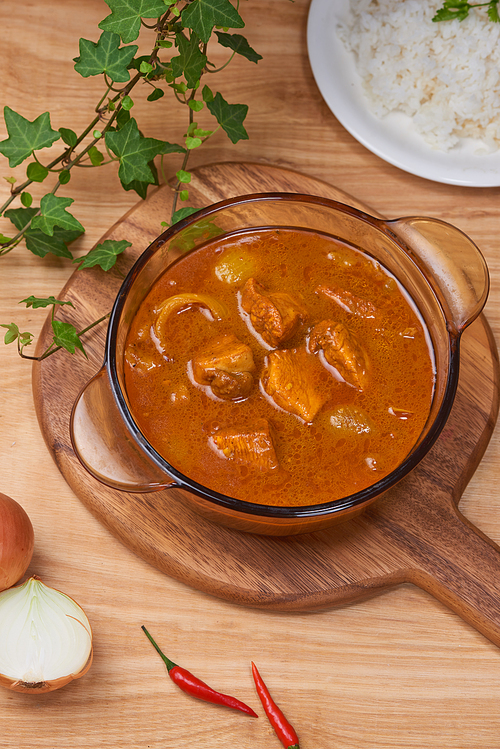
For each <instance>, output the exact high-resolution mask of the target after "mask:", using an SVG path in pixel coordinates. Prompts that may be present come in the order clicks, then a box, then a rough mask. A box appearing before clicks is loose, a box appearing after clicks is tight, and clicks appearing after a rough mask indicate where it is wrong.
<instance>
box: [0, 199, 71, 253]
mask: <svg viewBox="0 0 500 749" xmlns="http://www.w3.org/2000/svg"><path fill="white" fill-rule="evenodd" d="M37 213H38V209H37V208H11V209H10V210H8V211H5V214H4V215H5V217H6V218H8V219H9V221H11V222H12V223H13V224H14V226H15V227H16V229H17V230H18V231H22V230H23V229H24V227H25V226H26V225H27V224H28V223H29V222H30V221H31V219H32V218H33V216H35V215H36V214H37ZM81 234H82V232H81V231H67V230H66V229H61V228H60V227H59V226H55V227H54V234H53V235H52V236H51V237H49V236H48V235H47V234H44V232H43V231H40V229H32V228H31V227H30V228H29V229H27V230H26V233H25V235H24V240H25V242H26V248H27V249H28V250H29V251H30V252H32V253H33V255H37V257H45V255H47V254H48V253H49V252H50V253H52V255H56V256H57V257H67V258H69V259H72V258H73V255H72V254H71V251H70V250H69V249H68V245H69V244H71V242H74V241H75V239H77V238H78V237H79V236H81Z"/></svg>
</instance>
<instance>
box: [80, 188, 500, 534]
mask: <svg viewBox="0 0 500 749" xmlns="http://www.w3.org/2000/svg"><path fill="white" fill-rule="evenodd" d="M258 227H288V228H300V229H311V230H314V231H319V232H322V233H324V234H327V235H331V236H333V237H336V238H340V239H341V240H343V241H345V242H347V243H349V244H352V245H354V246H356V247H359V248H361V249H362V250H363V251H364V252H366V253H368V254H369V255H372V256H373V257H374V258H375V259H376V260H378V261H379V262H380V263H381V264H382V265H383V266H385V267H386V268H387V269H388V270H389V271H390V272H391V273H393V274H394V275H395V276H396V278H397V279H398V280H399V281H400V282H401V283H402V285H403V286H404V287H405V288H406V290H407V291H408V293H409V294H410V296H411V297H412V299H413V301H414V303H415V304H416V306H417V308H418V309H419V311H420V314H421V315H422V318H423V320H424V322H425V324H426V326H427V329H428V332H429V335H430V338H431V341H432V346H433V348H434V356H435V365H436V382H435V393H434V397H433V401H432V406H431V410H430V414H429V417H428V419H427V422H426V424H425V427H424V429H423V431H422V433H421V435H420V437H419V440H418V442H417V443H416V444H415V445H414V447H413V449H412V450H411V452H410V453H409V454H408V455H407V456H406V458H405V459H404V460H403V462H402V463H400V465H399V466H398V467H397V468H396V469H395V470H394V471H392V473H390V474H389V475H387V476H385V477H384V478H382V479H381V480H379V481H378V482H377V483H375V484H373V485H372V486H370V487H368V488H367V489H364V490H363V491H360V492H357V493H356V494H352V495H350V496H347V497H343V498H341V499H337V500H335V501H331V502H327V503H323V504H311V505H309V506H300V507H281V506H280V507H276V506H270V505H262V504H255V503H250V502H245V501H242V500H238V499H235V498H234V497H230V496H226V495H224V494H220V493H218V492H216V491H213V490H211V489H208V488H206V487H204V486H202V485H200V484H197V483H196V482H194V481H192V480H191V479H190V478H189V476H186V475H184V474H182V473H181V472H179V471H178V470H177V469H175V468H174V467H173V466H172V465H170V464H169V463H168V462H167V461H166V460H165V459H164V458H162V457H161V456H160V455H159V454H158V453H157V452H156V451H155V449H154V448H153V447H152V446H151V445H150V444H149V442H148V441H147V440H146V438H145V437H144V435H143V434H142V432H141V431H140V429H139V428H138V426H137V424H136V422H135V420H134V416H133V414H132V413H131V411H130V408H129V403H128V399H127V393H126V389H125V385H124V349H125V343H126V339H127V333H128V331H129V327H130V324H131V321H132V319H133V318H134V315H135V313H136V310H137V309H138V307H139V305H140V304H141V302H142V301H143V299H144V298H145V296H146V295H147V293H148V291H149V290H150V288H151V286H152V285H153V284H154V283H155V281H156V280H157V279H158V278H159V276H160V275H161V274H162V273H163V272H164V271H165V269H166V268H168V266H169V265H170V264H171V263H173V262H174V261H175V260H176V259H177V258H178V257H180V256H181V255H183V254H184V253H185V252H186V251H188V252H196V250H197V248H198V247H199V246H201V245H202V244H203V243H204V241H206V239H207V236H210V235H212V236H213V233H214V231H215V233H216V234H219V235H224V234H226V233H230V232H233V231H237V230H241V229H245V228H258ZM488 289H489V277H488V270H487V266H486V263H485V261H484V259H483V257H482V255H481V253H480V252H479V250H478V249H477V247H476V246H475V245H474V244H473V242H472V241H471V240H470V239H469V238H468V237H467V236H466V235H465V234H463V233H462V232H461V231H460V230H458V229H456V228H455V227H453V226H451V225H450V224H447V223H444V222H443V221H439V220H436V219H431V218H422V217H409V218H401V219H395V220H383V219H380V218H375V217H373V216H369V215H367V214H366V213H363V212H362V211H360V210H357V209H355V208H351V207H349V206H347V205H343V204H341V203H338V202H335V201H332V200H328V199H326V198H319V197H312V196H309V195H297V194H292V193H262V194H256V195H247V196H242V197H238V198H234V199H230V200H225V201H222V202H220V203H217V204H215V205H212V206H210V207H208V208H205V209H203V210H201V211H199V212H198V213H196V214H194V215H193V216H191V217H189V218H188V219H185V220H183V221H181V222H179V223H178V224H175V225H174V226H173V227H171V228H170V229H168V230H167V231H165V232H164V233H163V234H161V236H159V237H158V238H157V239H156V240H155V241H154V242H153V243H152V244H151V246H150V247H149V248H148V249H147V250H146V251H145V252H144V253H143V254H142V255H141V256H140V257H139V259H138V260H137V262H136V263H135V265H134V266H133V268H132V269H131V271H130V272H129V274H128V276H127V278H126V279H125V281H124V283H123V285H122V287H121V290H120V291H119V293H118V296H117V298H116V301H115V304H114V307H113V310H112V313H111V318H110V323H109V328H108V334H107V340H106V349H105V360H104V363H103V366H102V368H101V370H100V371H99V372H98V373H97V374H96V375H95V377H93V379H92V380H91V381H90V382H89V383H88V384H87V385H86V386H85V387H84V389H83V390H82V392H81V393H80V395H79V397H78V398H77V400H76V402H75V405H74V407H73V412H72V416H71V437H72V443H73V447H74V450H75V453H76V455H77V456H78V458H79V460H80V461H81V463H82V464H83V466H84V467H85V468H86V470H87V471H89V473H90V474H92V476H94V477H95V478H96V479H98V480H99V481H101V482H102V483H104V484H106V485H107V486H110V487H113V488H115V489H118V490H120V491H126V492H156V491H161V490H166V491H162V493H160V494H158V495H157V501H158V502H168V501H169V497H170V493H171V492H173V493H174V494H175V495H176V496H177V497H180V498H181V499H182V501H183V502H187V503H188V505H189V506H191V507H192V508H193V509H194V510H196V511H197V512H199V513H201V514H202V515H204V516H206V517H208V518H209V519H211V520H213V521H214V522H216V523H220V524H223V525H227V526H229V527H232V528H236V529H238V530H242V531H249V532H253V533H260V534H269V535H289V534H297V533H305V532H309V531H314V530H318V529H321V528H325V527H327V526H330V525H333V524H335V523H338V522H343V521H345V520H348V519H350V518H352V517H354V516H355V515H357V514H358V513H360V512H361V511H363V510H364V509H365V508H366V507H367V506H368V505H369V504H371V503H372V502H373V501H374V500H376V499H377V498H378V497H380V496H381V495H382V494H383V493H384V492H385V491H387V490H388V489H389V488H390V487H392V486H394V485H395V484H396V483H397V482H398V481H400V480H401V479H402V478H403V477H404V476H406V475H407V474H408V473H409V472H410V471H411V470H412V469H413V468H415V466H416V465H417V464H418V463H419V462H420V461H421V460H422V458H423V457H424V456H425V455H426V454H427V452H428V451H429V450H430V448H431V446H432V445H433V443H434V442H435V440H436V438H437V437H438V435H439V433H440V432H441V430H442V428H443V426H444V424H445V422H446V419H447V417H448V415H449V413H450V410H451V407H452V404H453V399H454V396H455V392H456V389H457V384H458V371H459V341H460V336H461V334H462V332H463V331H464V330H465V328H466V327H467V326H468V325H469V324H470V323H471V322H472V321H473V320H474V319H475V318H476V317H477V315H478V314H479V313H480V312H481V310H482V308H483V306H484V303H485V301H486V298H487V295H488Z"/></svg>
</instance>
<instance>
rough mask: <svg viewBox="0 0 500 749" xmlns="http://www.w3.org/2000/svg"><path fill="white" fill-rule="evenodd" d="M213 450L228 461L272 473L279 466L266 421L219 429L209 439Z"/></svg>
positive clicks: (260, 420)
mask: <svg viewBox="0 0 500 749" xmlns="http://www.w3.org/2000/svg"><path fill="white" fill-rule="evenodd" d="M209 444H210V446H211V447H212V449H213V450H215V452H216V453H217V454H218V455H219V456H220V457H221V458H224V459H226V460H234V461H235V462H236V463H241V464H242V465H249V466H253V467H254V468H259V469H260V470H263V471H270V470H272V469H273V468H277V467H278V465H279V462H278V458H277V456H276V450H275V447H274V442H273V436H272V433H271V427H270V424H269V422H268V421H267V420H266V419H258V420H257V421H256V422H255V424H252V425H250V426H234V427H227V428H221V429H218V430H217V431H216V432H214V433H213V434H212V435H210V437H209Z"/></svg>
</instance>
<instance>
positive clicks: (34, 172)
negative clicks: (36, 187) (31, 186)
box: [26, 161, 49, 182]
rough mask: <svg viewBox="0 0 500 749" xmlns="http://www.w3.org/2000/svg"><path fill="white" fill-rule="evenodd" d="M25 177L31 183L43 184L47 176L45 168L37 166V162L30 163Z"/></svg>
mask: <svg viewBox="0 0 500 749" xmlns="http://www.w3.org/2000/svg"><path fill="white" fill-rule="evenodd" d="M26 176H27V178H28V179H31V180H32V181H33V182H43V181H44V179H46V178H47V177H48V176H49V170H48V169H47V167H45V166H43V165H42V164H39V163H38V161H32V162H31V164H28V167H27V169H26Z"/></svg>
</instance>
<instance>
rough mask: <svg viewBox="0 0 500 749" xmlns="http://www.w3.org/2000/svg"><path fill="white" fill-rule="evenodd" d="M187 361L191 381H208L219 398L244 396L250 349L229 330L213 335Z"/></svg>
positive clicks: (249, 377) (249, 383)
mask: <svg viewBox="0 0 500 749" xmlns="http://www.w3.org/2000/svg"><path fill="white" fill-rule="evenodd" d="M191 365H192V370H193V377H194V379H195V381H196V382H198V383H199V384H200V385H209V386H210V388H211V389H212V392H213V393H214V395H216V396H217V397H218V398H222V399H223V400H236V399H238V398H245V397H246V396H247V395H248V394H249V393H250V390H251V389H252V386H253V381H254V380H253V375H252V372H253V371H254V370H255V364H254V360H253V355H252V350H251V348H250V346H247V345H246V344H245V343H242V342H241V341H240V340H239V339H238V338H237V337H236V336H235V335H234V334H232V333H230V334H228V335H224V336H220V337H218V338H215V339H214V340H213V341H212V342H211V343H210V344H209V345H208V346H207V347H205V348H204V349H203V350H202V351H200V352H198V354H196V355H195V356H194V357H193V359H192V361H191Z"/></svg>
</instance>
